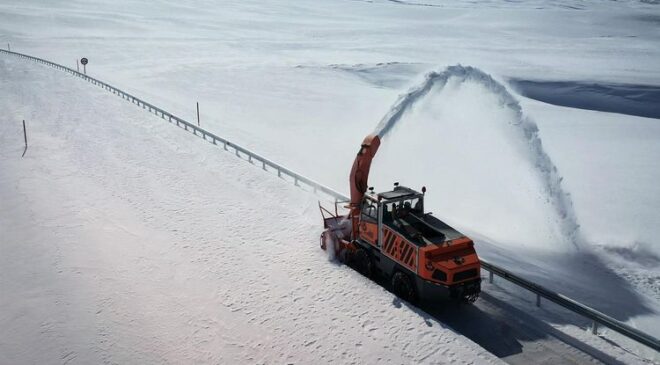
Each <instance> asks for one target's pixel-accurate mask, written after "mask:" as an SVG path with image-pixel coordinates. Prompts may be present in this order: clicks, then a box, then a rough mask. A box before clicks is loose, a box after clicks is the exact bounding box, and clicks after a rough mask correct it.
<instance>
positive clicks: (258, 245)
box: [0, 59, 499, 364]
mask: <svg viewBox="0 0 660 365" xmlns="http://www.w3.org/2000/svg"><path fill="white" fill-rule="evenodd" d="M0 80H2V83H0V91H1V93H2V95H3V99H2V103H1V104H0V107H2V109H3V110H5V111H6V113H5V115H4V116H3V117H2V123H0V128H1V129H0V131H1V133H0V145H1V146H2V147H1V150H0V151H1V153H0V156H1V157H0V171H2V174H1V175H0V186H1V187H2V189H0V194H1V195H0V200H1V201H2V202H3V209H2V210H0V214H1V215H0V232H2V241H1V245H2V246H1V252H2V254H1V255H0V269H1V271H0V292H1V293H2V296H1V297H0V323H2V328H3V331H2V332H1V335H0V363H3V364H16V363H53V362H62V363H67V362H69V361H72V362H74V360H75V362H76V363H102V362H108V363H164V362H167V363H238V362H241V363H243V362H249V363H318V362H321V363H328V362H332V361H334V362H341V363H454V362H461V363H498V362H499V360H497V358H496V357H494V356H493V355H491V354H489V353H488V352H486V351H485V350H484V349H482V348H480V347H479V346H477V345H475V344H474V343H472V342H471V341H469V340H468V339H466V338H464V337H463V336H461V335H459V334H457V333H455V332H454V331H453V330H451V329H449V328H447V327H446V326H444V325H443V324H441V323H439V322H437V321H436V320H434V319H432V318H430V317H428V316H427V315H425V314H424V313H423V312H421V311H419V310H415V309H409V308H408V307H407V306H402V305H401V304H400V302H399V301H398V300H397V299H396V297H395V296H393V295H392V294H390V293H389V292H387V291H385V290H384V289H382V288H381V287H380V286H378V285H377V284H375V283H373V282H370V281H369V280H367V279H365V278H363V277H361V276H360V275H359V274H357V273H356V272H353V271H352V270H350V269H348V268H346V267H342V266H336V265H334V264H331V263H328V261H327V260H326V259H325V258H324V255H325V254H324V252H323V251H321V250H320V249H319V248H318V246H317V244H316V243H317V242H318V235H319V230H318V217H317V216H316V214H317V212H316V209H317V208H316V200H315V198H314V197H313V196H310V195H308V194H305V193H301V191H300V190H298V189H297V188H295V187H294V186H292V185H289V184H285V183H282V182H281V181H279V179H278V178H277V176H276V175H273V174H268V173H266V172H263V171H262V172H259V170H258V169H255V168H254V167H252V166H250V165H249V164H247V163H245V162H243V161H241V160H239V159H237V158H236V157H234V156H232V155H231V154H223V153H221V152H220V150H218V149H216V148H214V147H213V146H211V145H208V144H205V143H201V142H200V141H199V140H198V139H196V138H192V137H189V136H188V135H186V134H184V133H182V132H180V131H179V130H178V129H176V128H173V127H171V126H169V125H167V124H166V123H165V122H164V121H163V120H161V119H159V118H157V117H155V116H153V115H150V114H147V113H145V112H144V111H142V110H141V109H139V108H136V107H134V106H133V105H131V104H128V103H126V102H123V101H122V100H121V99H118V98H116V97H113V96H112V95H111V94H107V93H105V92H104V91H102V90H100V89H94V88H91V87H90V86H89V84H87V83H85V82H83V81H81V80H80V79H77V78H73V77H71V76H69V75H65V74H63V73H55V72H53V70H52V69H47V68H44V67H39V66H36V65H29V64H24V63H22V62H21V61H19V60H7V59H0ZM23 117H25V118H26V119H27V121H28V130H29V143H30V147H29V148H28V151H27V153H26V156H25V157H24V158H21V157H20V155H21V153H22V149H23V147H22V143H23V142H22V139H21V138H22V135H21V133H22V128H21V126H20V125H19V124H17V123H15V121H16V120H18V119H21V118H23Z"/></svg>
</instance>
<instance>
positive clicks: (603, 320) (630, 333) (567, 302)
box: [481, 261, 660, 351]
mask: <svg viewBox="0 0 660 365" xmlns="http://www.w3.org/2000/svg"><path fill="white" fill-rule="evenodd" d="M481 267H482V268H483V269H485V270H486V271H488V272H489V277H488V280H489V281H490V282H491V283H492V282H493V275H497V276H500V277H502V278H504V279H506V280H508V281H510V282H512V283H514V284H516V285H518V286H520V287H522V288H525V289H527V290H529V291H531V292H532V293H535V294H536V306H538V307H540V306H541V298H545V299H547V300H549V301H551V302H554V303H555V304H558V305H560V306H562V307H564V308H566V309H568V310H570V311H572V312H574V313H577V314H579V315H581V316H583V317H586V318H588V319H590V320H591V321H592V326H591V332H592V333H593V334H597V331H598V325H599V324H600V325H603V326H605V327H607V328H609V329H612V330H614V331H616V332H618V333H620V334H622V335H624V336H626V337H628V338H631V339H633V340H635V341H637V342H639V343H641V344H643V345H645V346H648V347H650V348H652V349H654V350H656V351H660V341H659V340H658V339H657V338H655V337H653V336H651V335H649V334H647V333H644V332H642V331H640V330H638V329H636V328H633V327H631V326H629V325H627V324H625V323H623V322H621V321H619V320H616V319H614V318H612V317H610V316H608V315H606V314H604V313H601V312H599V311H597V310H595V309H593V308H591V307H588V306H586V305H584V304H582V303H579V302H577V301H575V300H573V299H571V298H569V297H567V296H565V295H562V294H559V293H557V292H554V291H552V290H549V289H547V288H545V287H543V286H541V285H538V284H535V283H533V282H531V281H529V280H526V279H523V278H521V277H520V276H518V275H515V274H513V273H511V272H510V271H508V270H505V269H503V268H501V267H498V266H496V265H493V264H490V263H488V262H485V261H481Z"/></svg>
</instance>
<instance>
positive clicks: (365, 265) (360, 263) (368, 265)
mask: <svg viewBox="0 0 660 365" xmlns="http://www.w3.org/2000/svg"><path fill="white" fill-rule="evenodd" d="M350 264H351V266H352V267H353V268H354V269H355V271H357V272H359V273H360V274H362V275H364V276H366V277H368V278H370V277H371V275H372V273H373V263H372V262H371V257H370V256H369V254H368V253H367V251H365V250H364V249H363V248H359V249H357V250H356V251H355V252H354V253H353V254H352V255H351V262H350Z"/></svg>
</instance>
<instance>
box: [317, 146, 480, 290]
mask: <svg viewBox="0 0 660 365" xmlns="http://www.w3.org/2000/svg"><path fill="white" fill-rule="evenodd" d="M379 146H380V138H379V137H378V136H374V135H370V136H367V137H366V138H365V140H364V142H363V143H362V145H361V147H360V151H359V152H358V155H357V157H356V158H355V161H354V163H353V168H352V169H351V175H350V187H351V200H350V204H349V205H348V206H347V208H348V209H349V213H348V214H347V215H340V214H338V213H337V206H336V205H335V214H332V213H331V212H330V211H328V210H327V209H325V208H322V207H321V213H322V215H323V217H324V226H325V228H326V230H325V231H324V232H323V234H322V235H321V247H322V248H323V249H324V250H328V251H331V253H332V254H334V255H336V257H337V258H339V260H341V261H343V262H345V263H347V264H349V265H351V266H353V267H354V268H355V269H356V270H357V271H359V272H361V273H362V274H364V275H365V276H371V275H373V274H379V275H380V276H382V277H384V278H387V279H388V280H390V281H391V284H392V288H393V289H394V291H395V292H396V294H398V295H399V296H400V297H402V298H403V299H406V300H410V301H414V300H416V299H434V298H439V297H447V296H448V297H450V298H454V299H463V300H467V301H469V302H473V301H474V300H476V299H477V297H478V296H479V292H480V291H481V275H480V274H481V273H480V272H481V265H480V262H479V258H478V256H477V253H476V251H475V249H474V243H473V242H472V240H471V239H470V238H468V237H466V236H465V235H463V234H461V233H460V232H458V231H456V230H455V229H453V228H452V227H450V226H449V225H447V224H445V223H444V222H442V221H441V220H439V219H437V218H435V217H434V216H432V215H431V213H426V212H425V211H424V195H425V193H426V188H422V191H421V192H418V191H415V190H413V189H410V188H407V187H404V186H400V185H399V184H398V183H394V187H393V189H392V190H391V191H386V192H382V193H375V192H374V190H373V188H369V189H368V190H369V191H368V192H367V186H368V185H367V184H368V183H367V180H368V177H369V169H370V167H371V161H372V159H373V157H374V156H375V155H376V152H377V151H378V147H379ZM326 214H327V215H328V216H327V217H326Z"/></svg>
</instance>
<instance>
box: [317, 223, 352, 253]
mask: <svg viewBox="0 0 660 365" xmlns="http://www.w3.org/2000/svg"><path fill="white" fill-rule="evenodd" d="M351 230H352V225H351V221H350V220H349V219H348V218H344V219H341V220H339V221H338V222H337V223H336V225H333V226H331V227H330V228H328V229H326V230H325V232H324V234H323V243H325V252H326V253H327V254H328V259H329V260H330V261H334V260H335V258H336V257H335V256H336V251H337V245H338V244H339V242H338V241H339V240H340V239H342V238H346V239H348V238H349V237H350V235H351Z"/></svg>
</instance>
